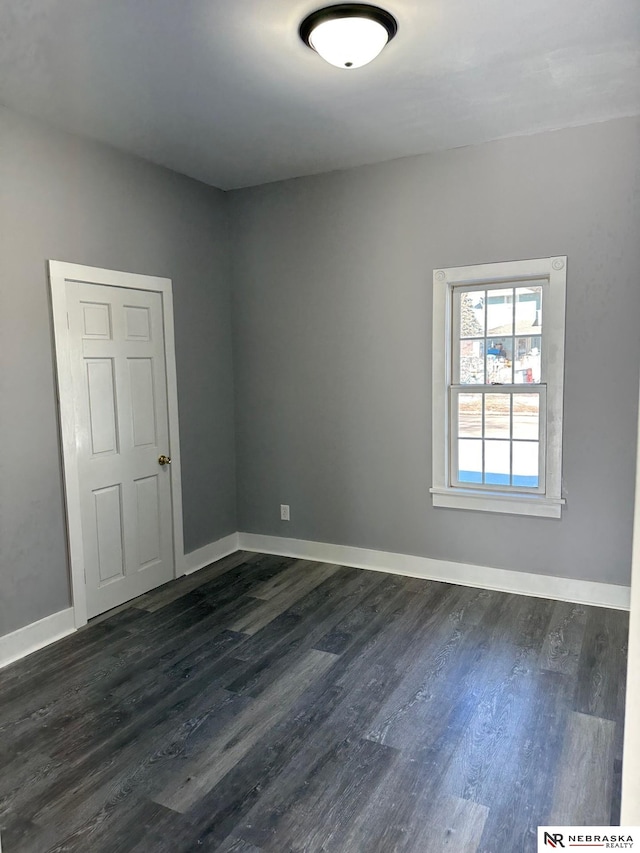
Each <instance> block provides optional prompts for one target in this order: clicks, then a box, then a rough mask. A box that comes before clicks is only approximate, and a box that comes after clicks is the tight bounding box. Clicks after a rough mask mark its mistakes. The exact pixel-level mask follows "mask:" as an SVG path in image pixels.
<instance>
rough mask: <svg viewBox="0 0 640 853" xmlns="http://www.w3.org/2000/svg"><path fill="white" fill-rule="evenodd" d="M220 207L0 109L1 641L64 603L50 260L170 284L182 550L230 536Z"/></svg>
mask: <svg viewBox="0 0 640 853" xmlns="http://www.w3.org/2000/svg"><path fill="white" fill-rule="evenodd" d="M228 249H229V245H228V230H227V214H226V204H225V198H224V194H223V193H221V192H220V191H219V190H215V189H212V188H209V187H205V186H203V185H202V184H198V183H197V182H195V181H191V180H188V179H187V178H183V177H180V176H178V175H175V174H173V173H172V172H169V171H167V170H165V169H160V168H158V167H155V166H152V165H149V164H146V163H144V162H143V161H141V160H138V159H136V158H133V157H128V156H125V155H123V154H120V153H118V152H116V151H114V150H112V149H109V148H106V147H104V146H100V145H97V144H93V143H91V142H86V141H81V140H79V139H77V138H74V137H71V136H67V135H65V134H62V133H59V132H55V131H51V130H48V129H44V128H43V126H41V125H39V124H38V123H36V122H34V121H31V120H30V119H26V118H23V117H21V116H18V115H16V114H15V113H11V112H8V111H6V110H0V357H1V360H2V369H1V370H0V436H1V437H2V444H1V450H0V635H2V634H5V633H8V632H11V631H13V630H15V629H17V628H19V627H21V626H23V625H25V624H28V623H30V622H33V621H35V620H37V619H40V618H42V617H44V616H47V615H48V614H50V613H54V612H56V611H57V610H61V609H63V608H65V607H67V606H68V604H69V590H68V572H67V557H66V540H65V524H64V509H63V492H62V485H61V475H60V452H59V445H58V426H57V423H58V422H57V411H56V404H55V384H54V367H53V356H52V331H51V320H50V308H49V296H48V279H47V271H46V261H47V259H49V258H54V259H57V260H63V261H71V262H75V263H82V264H90V265H92V266H101V267H108V268H113V269H120V270H126V271H129V272H138V273H147V274H152V275H162V276H167V277H169V278H171V279H173V287H174V308H175V330H176V353H177V355H176V358H177V370H178V395H179V408H180V437H181V449H182V465H183V469H182V470H183V506H184V533H185V549H186V550H187V551H191V550H194V549H196V548H198V547H199V546H201V545H205V544H207V543H208V542H211V541H213V540H215V539H217V538H219V537H221V536H224V535H226V534H228V533H231V532H232V531H235V530H236V529H237V524H236V498H235V450H234V423H233V372H232V362H231V331H230V313H229V312H230V294H229V251H228Z"/></svg>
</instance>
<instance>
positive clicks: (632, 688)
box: [620, 393, 640, 826]
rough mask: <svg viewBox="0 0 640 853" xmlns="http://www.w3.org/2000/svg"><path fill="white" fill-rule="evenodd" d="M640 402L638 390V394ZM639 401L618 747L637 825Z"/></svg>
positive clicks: (627, 821) (625, 803)
mask: <svg viewBox="0 0 640 853" xmlns="http://www.w3.org/2000/svg"><path fill="white" fill-rule="evenodd" d="M638 399H639V401H640V393H639V394H638ZM639 671H640V402H639V408H638V440H637V442H636V489H635V506H634V512H633V545H632V551H631V612H630V614H629V652H628V659H627V692H626V699H625V715H624V718H625V723H624V743H623V749H622V805H621V815H620V823H621V824H622V825H623V826H625V825H626V826H638V825H640V720H639V718H638V712H637V709H638V707H639V706H640V679H639V678H638V675H637V674H638V672H639Z"/></svg>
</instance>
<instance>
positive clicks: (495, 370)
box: [487, 338, 513, 385]
mask: <svg viewBox="0 0 640 853" xmlns="http://www.w3.org/2000/svg"><path fill="white" fill-rule="evenodd" d="M512 354H513V338H489V339H488V340H487V385H492V384H493V385H510V384H511V382H512V372H511V371H512V362H511V358H512Z"/></svg>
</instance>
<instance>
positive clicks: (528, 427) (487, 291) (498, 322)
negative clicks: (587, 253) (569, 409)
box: [431, 257, 567, 518]
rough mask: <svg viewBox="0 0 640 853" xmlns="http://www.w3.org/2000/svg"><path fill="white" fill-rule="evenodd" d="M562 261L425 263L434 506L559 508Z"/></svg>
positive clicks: (522, 510)
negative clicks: (429, 287) (429, 300)
mask: <svg viewBox="0 0 640 853" xmlns="http://www.w3.org/2000/svg"><path fill="white" fill-rule="evenodd" d="M566 271H567V259H566V257H554V258H539V259H535V260H529V261H509V262H505V263H496V264H481V265H477V266H468V267H454V268H451V269H441V270H436V271H434V274H433V487H432V489H431V493H432V496H433V504H434V506H441V507H453V508H460V509H477V510H485V511H490V512H506V513H517V514H521V515H541V516H547V517H550V518H559V517H560V514H561V509H562V505H563V503H564V500H563V499H562V494H561V484H562V403H563V377H564V317H565V294H566Z"/></svg>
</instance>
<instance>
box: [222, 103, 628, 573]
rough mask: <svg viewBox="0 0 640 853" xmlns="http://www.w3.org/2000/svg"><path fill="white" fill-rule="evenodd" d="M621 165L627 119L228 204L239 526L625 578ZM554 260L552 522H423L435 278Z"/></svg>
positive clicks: (477, 518)
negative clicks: (557, 332) (561, 361)
mask: <svg viewBox="0 0 640 853" xmlns="http://www.w3.org/2000/svg"><path fill="white" fill-rule="evenodd" d="M639 151H640V136H639V124H638V121H637V120H635V119H628V120H627V119H625V120H620V121H612V122H608V123H603V124H598V125H592V126H589V127H583V128H576V129H569V130H563V131H559V132H556V133H548V134H542V135H537V136H531V137H523V138H517V139H510V140H504V141H499V142H494V143H490V144H487V145H483V146H479V147H476V148H467V149H459V150H455V151H449V152H444V153H441V154H436V155H428V156H424V157H415V158H409V159H404V160H398V161H395V162H392V163H387V164H383V165H378V166H372V167H366V168H361V169H354V170H350V171H347V172H337V173H333V174H329V175H323V176H318V177H311V178H303V179H300V180H293V181H286V182H282V183H278V184H272V185H268V186H264V187H261V188H255V189H250V190H241V191H236V192H233V193H232V194H231V215H232V245H233V248H234V259H233V270H234V297H233V298H234V303H233V304H234V311H233V317H234V358H235V369H236V373H235V377H236V383H235V384H236V413H237V414H236V423H237V432H236V441H237V447H238V493H239V503H238V512H239V522H240V529H241V530H245V531H251V532H260V533H267V534H274V535H283V536H292V537H296V538H303V539H312V540H319V541H324V542H332V543H339V544H348V545H355V546H361V547H367V548H376V549H383V550H388V551H398V552H403V553H408V554H416V555H423V556H429V557H434V558H442V559H449V560H455V561H462V562H471V563H477V564H481V565H489V566H495V567H500V568H506V569H519V570H523V571H533V572H541V573H545V574H554V575H561V576H566V577H574V578H585V579H593V580H601V581H608V582H612V583H618V584H626V583H628V582H629V571H630V568H629V567H630V553H631V523H632V510H633V485H634V483H633V481H634V460H635V440H636V423H637V421H636V415H637V406H638V370H639V365H640V334H639V328H640V286H639V281H638V273H639V271H640V212H639V171H638V164H639ZM555 254H567V255H568V256H569V264H568V303H567V335H566V397H565V442H564V493H565V496H566V498H567V506H566V509H565V511H564V515H563V518H562V520H561V521H555V520H547V519H531V518H521V517H516V516H506V515H497V514H490V513H481V512H464V511H459V510H447V509H434V508H433V507H432V506H431V502H430V497H429V493H428V488H429V486H430V482H431V459H430V454H431V444H430V441H431V434H430V416H431V355H430V346H431V331H430V330H431V273H432V270H433V269H434V268H437V267H448V266H459V265H464V264H471V263H481V262H491V261H502V260H510V259H521V258H532V257H546V256H549V255H555ZM280 503H289V504H290V505H291V518H292V520H291V521H290V522H289V523H287V522H281V521H280V520H279V504H280Z"/></svg>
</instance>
